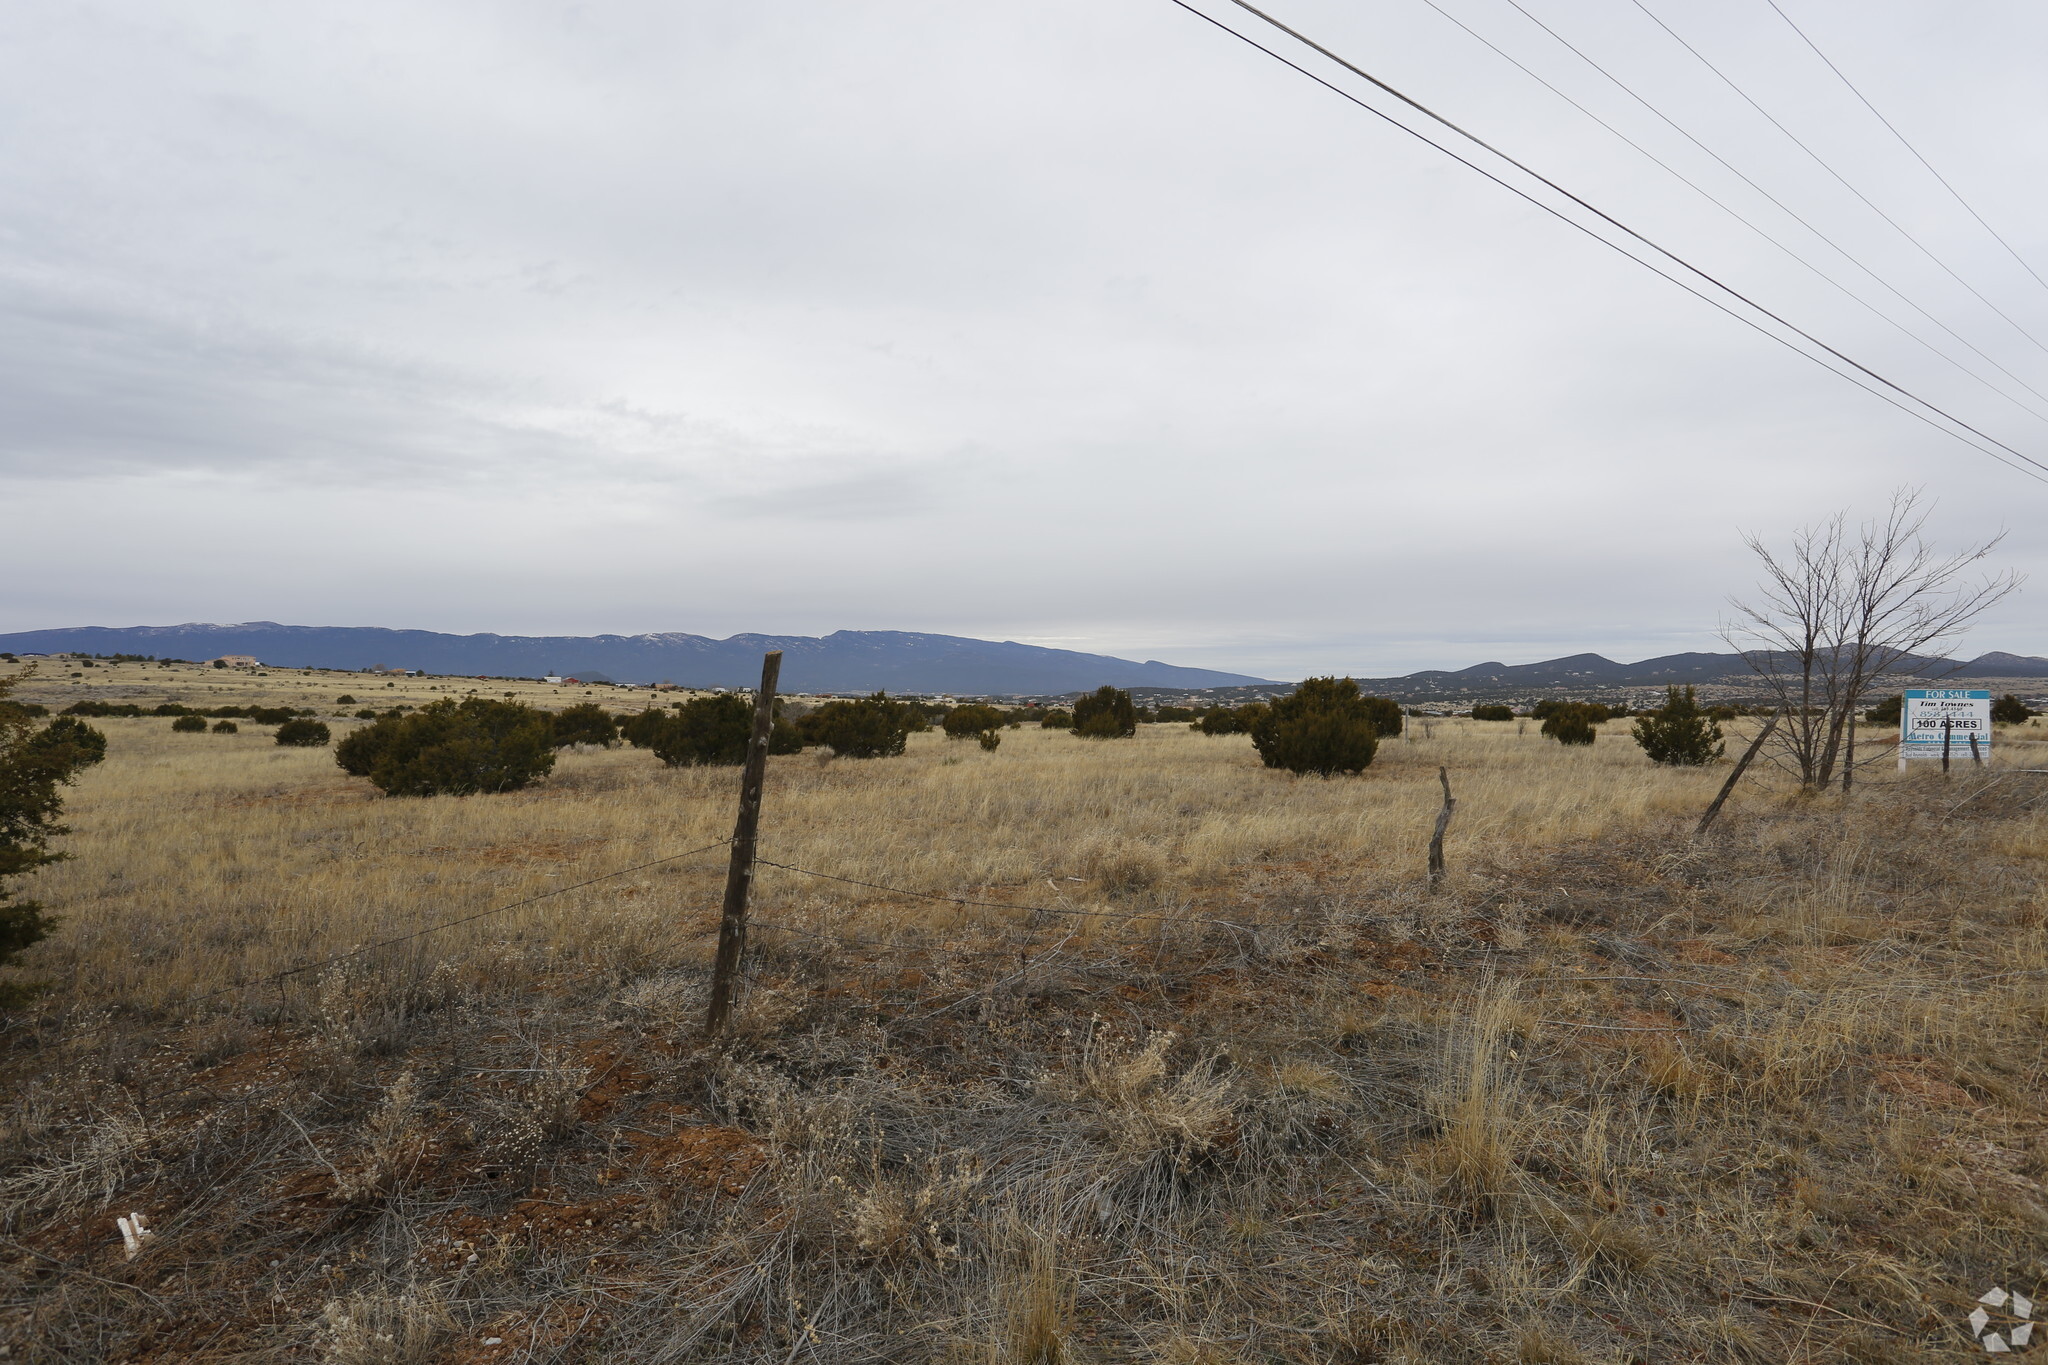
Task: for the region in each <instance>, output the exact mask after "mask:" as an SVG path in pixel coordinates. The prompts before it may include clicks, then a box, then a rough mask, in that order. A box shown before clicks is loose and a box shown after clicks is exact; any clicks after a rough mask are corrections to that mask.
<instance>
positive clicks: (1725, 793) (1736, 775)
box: [1692, 711, 1785, 839]
mask: <svg viewBox="0 0 2048 1365" xmlns="http://www.w3.org/2000/svg"><path fill="white" fill-rule="evenodd" d="M1784 714H1785V713H1784V712H1783V711H1773V712H1771V718H1770V719H1769V720H1767V721H1765V722H1764V728H1763V729H1761V730H1759V731H1757V732H1756V738H1755V739H1753V740H1751V741H1750V742H1749V747H1748V748H1747V749H1744V750H1743V751H1742V757H1741V758H1738V759H1736V760H1735V771H1734V772H1732V773H1730V774H1728V780H1727V781H1726V782H1723V783H1722V784H1721V794H1720V795H1719V796H1716V797H1715V798H1714V804H1713V805H1711V806H1708V807H1707V813H1706V814H1705V815H1702V816H1701V817H1700V823H1699V825H1698V827H1697V828H1695V829H1694V830H1693V832H1692V837H1693V838H1695V839H1697V838H1699V837H1700V836H1701V835H1702V834H1705V833H1706V832H1707V827H1708V826H1710V825H1712V824H1713V823H1714V817H1715V816H1717V815H1719V814H1720V813H1721V807H1722V806H1724V805H1726V804H1727V802H1728V797H1729V794H1730V793H1732V792H1733V791H1734V790H1735V784H1736V783H1737V782H1740V781H1741V780H1742V775H1743V773H1745V772H1747V771H1748V770H1749V765H1750V763H1751V761H1753V760H1754V759H1755V758H1756V755H1757V751H1758V750H1759V749H1761V748H1763V747H1764V741H1765V740H1767V739H1769V738H1770V737H1771V731H1773V730H1775V729H1777V728H1778V718H1779V717H1780V716H1782V715H1784Z"/></svg>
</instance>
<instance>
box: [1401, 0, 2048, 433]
mask: <svg viewBox="0 0 2048 1365" xmlns="http://www.w3.org/2000/svg"><path fill="white" fill-rule="evenodd" d="M1423 3H1424V4H1426V5H1428V6H1429V7H1430V8H1431V9H1433V10H1435V11H1436V12H1437V13H1438V14H1440V15H1442V16H1443V17H1444V18H1445V19H1447V20H1449V21H1450V22H1451V23H1453V24H1455V25H1457V26H1458V27H1459V28H1460V29H1462V30H1464V31H1465V32H1466V33H1467V34H1470V35H1471V36H1472V38H1473V39H1474V40H1476V41H1477V42H1479V43H1481V44H1483V45H1484V46H1485V47H1486V48H1488V49H1489V50H1490V51H1492V52H1493V53H1494V54H1495V55H1496V56H1498V57H1500V58H1501V60H1503V61H1505V62H1507V63H1508V64H1509V65H1511V66H1513V67H1514V68H1515V69H1516V70H1518V71H1520V72H1521V73H1522V74H1523V75H1525V76H1527V77H1528V78H1529V79H1530V80H1533V81H1535V82H1536V83H1537V84H1538V85H1541V86H1542V87H1543V88H1544V89H1545V90H1548V91H1549V92H1550V93H1551V94H1553V95H1555V96H1557V97H1558V98H1559V99H1561V100H1563V101H1564V102H1565V103H1566V104H1569V105H1570V106H1571V107H1572V108H1574V109H1576V110H1578V111H1579V112H1580V113H1582V114H1584V115H1585V116H1586V117H1587V118H1589V119H1591V120H1593V122H1595V123H1597V124H1599V125H1600V126H1601V127H1602V128H1605V129H1606V130H1607V131H1608V132H1610V133H1612V134H1613V135H1614V136H1615V137H1617V138H1619V139H1621V141H1623V142H1625V143H1627V144H1628V145H1629V146H1630V147H1631V148H1633V149H1634V150H1636V151H1637V152H1640V153H1641V154H1642V155H1643V156H1644V157H1646V158H1648V159H1649V160H1650V161H1652V162H1654V163H1655V164H1656V165H1657V166H1659V167H1660V168H1662V169H1663V170H1665V171H1666V172H1668V173H1669V174H1670V175H1671V176H1672V177H1674V178H1675V179H1677V180H1678V181H1680V182H1681V183H1683V184H1684V185H1685V186H1686V187H1687V188H1688V189H1691V190H1692V191H1693V192H1694V193H1695V194H1698V195H1699V196H1700V197H1701V198H1703V199H1705V200H1706V201H1707V202H1708V203H1710V204H1712V205H1713V206H1714V207H1715V208H1717V209H1720V210H1721V211H1722V212H1723V213H1725V214H1727V215H1728V216H1729V217H1730V218H1733V219H1734V220H1735V221H1736V222H1738V223H1740V224H1742V225H1743V226H1744V227H1746V228H1748V229H1749V230H1750V231H1751V232H1753V233H1755V234H1756V235H1757V236H1759V237H1761V238H1763V239H1764V240H1765V241H1766V242H1769V243H1770V244H1771V245H1772V246H1774V247H1776V248H1777V249H1778V250H1779V251H1781V252H1783V253H1784V254H1785V255H1786V256H1788V257H1790V258H1791V259H1792V260H1794V261H1796V262H1797V263H1798V264H1800V265H1802V266H1804V267H1805V268H1806V269H1807V270H1808V271H1810V272H1811V273H1812V274H1813V275H1815V276H1816V277H1818V278H1819V279H1821V280H1823V281H1825V282H1826V283H1827V284H1829V285H1831V286H1833V287H1834V288H1835V289H1836V290H1838V291H1839V292H1840V293H1841V294H1842V295H1843V297H1845V298H1847V299H1849V300H1850V301H1852V302H1854V303H1856V304H1858V305H1859V306H1861V307H1862V308H1864V309H1865V310H1867V311H1868V312H1869V313H1870V314H1871V315H1872V316H1873V317H1876V318H1878V319H1880V320H1881V321H1883V322H1885V323H1887V324H1889V325H1890V326H1892V327H1893V328H1896V329H1897V330H1898V331H1899V333H1900V334H1901V335H1903V336H1906V337H1908V338H1909V339H1911V340H1912V341H1914V342H1917V343H1918V344H1919V345H1921V346H1923V347H1925V348H1926V349H1927V350H1928V351H1929V352H1931V353H1932V354H1934V355H1935V356H1938V357H1939V358H1940V359H1942V360H1945V361H1947V362H1948V363H1949V364H1950V365H1953V366H1954V367H1955V368H1956V369H1957V370H1959V371H1961V372H1962V373H1963V374H1965V375H1968V376H1969V377H1970V378H1971V379H1974V380H1976V381H1977V382H1978V383H1979V384H1982V385H1983V386H1984V387H1985V388H1986V389H1988V390H1990V391H1991V392H1992V393H1995V394H1997V395H1998V396H1999V397H2000V398H2003V399H2004V400H2005V401H2006V402H2008V403H2011V404H2012V405H2013V406H2014V407H2016V408H2018V409H2019V410H2020V411H2021V412H2024V413H2026V414H2027V415H2028V416H2030V417H2034V418H2036V419H2038V420H2041V421H2048V412H2043V411H2042V410H2041V409H2039V408H2036V407H2034V406H2032V405H2031V404H2029V403H2027V402H2025V401H2024V400H2022V399H2019V398H2016V397H2014V396H2013V395H2012V394H2010V393H2008V392H2006V391H2005V390H2004V389H2002V388H2000V387H1999V386H1998V385H1997V384H1994V383H1993V382H1992V381H1991V380H1989V379H1986V378H1985V377H1984V376H1983V375H1981V374H1979V373H1977V371H1975V370H1973V369H1971V368H1970V367H1969V366H1968V365H1965V364H1964V363H1963V362H1962V361H1960V360H1958V359H1956V358H1955V357H1954V356H1953V355H1950V354H1949V353H1948V352H1947V351H1944V350H1943V349H1941V347H1939V346H1937V345H1935V344H1934V343H1933V342H1931V341H1929V340H1928V339H1927V338H1926V337H1923V336H1921V335H1920V334H1919V333H1918V332H1915V331H1914V330H1913V329H1912V328H1910V327H1908V326H1906V324H1905V323H1903V322H1900V321H1899V320H1898V319H1897V318H1895V317H1893V316H1892V315H1891V314H1889V313H1887V312H1885V311H1884V310H1883V309H1881V308H1879V307H1878V306H1877V305H1876V304H1874V303H1872V302H1871V301H1870V300H1868V299H1866V298H1864V297H1863V296H1862V295H1861V294H1858V293H1857V292H1856V291H1855V290H1853V289H1851V288H1850V287H1849V286H1848V285H1846V284H1844V283H1842V282H1841V281H1840V280H1838V279H1836V278H1835V277H1834V276H1833V275H1830V274H1829V273H1828V272H1827V271H1825V270H1823V269H1821V268H1820V267H1819V266H1817V265H1815V264H1814V263H1813V262H1812V261H1810V260H1808V259H1807V258H1806V257H1804V256H1802V255H1800V254H1799V253H1798V252H1797V251H1795V250H1793V249H1792V248H1791V247H1790V246H1788V245H1786V244H1785V243H1784V242H1783V241H1781V240H1779V239H1778V238H1777V237H1774V236H1773V235H1771V233H1770V232H1769V231H1768V230H1766V229H1765V228H1763V227H1762V226H1760V225H1759V224H1758V223H1757V222H1756V221H1755V220H1754V219H1751V218H1749V217H1748V216H1746V215H1745V214H1743V213H1742V212H1741V210H1739V209H1737V208H1735V207H1734V206H1733V205H1732V204H1729V203H1728V202H1727V201H1726V200H1724V199H1722V198H1721V197H1720V196H1718V195H1716V194H1715V193H1714V192H1713V191H1711V190H1709V189H1707V188H1706V187H1705V186H1704V185H1702V184H1700V183H1699V182H1698V181H1696V180H1694V179H1693V178H1692V177H1691V176H1689V175H1687V174H1686V173H1685V172H1684V171H1681V170H1679V169H1678V168H1677V167H1676V166H1673V165H1672V164H1671V163H1670V162H1668V161H1666V160H1664V158H1662V157H1660V156H1658V155H1657V154H1656V153H1655V152H1653V151H1651V150H1650V149H1649V148H1648V147H1645V146H1644V145H1643V144H1642V143H1640V142H1637V141H1636V140H1635V139H1634V138H1632V137H1630V136H1629V135H1628V134H1627V133H1625V132H1623V131H1622V130H1621V129H1619V128H1617V127H1615V126H1614V125H1613V124H1612V123H1609V122H1608V121H1607V120H1606V119H1604V118H1602V117H1601V116H1600V115H1599V114H1597V113H1595V112H1594V111H1593V110H1591V109H1588V108H1587V107H1586V106H1585V105H1583V104H1581V103H1580V102H1579V101H1578V100H1576V99H1574V98H1572V96H1571V95H1569V94H1567V93H1566V92H1565V91H1563V90H1561V89H1559V88H1558V87H1557V86H1556V85H1554V84H1553V83H1552V82H1550V81H1549V80H1547V79H1546V78H1545V77H1544V76H1543V75H1542V74H1541V73H1539V72H1537V71H1535V70H1533V69H1532V68H1530V67H1529V66H1528V65H1527V64H1526V63H1524V62H1522V61H1521V60H1520V59H1519V58H1517V57H1515V56H1514V55H1513V54H1512V53H1510V52H1508V51H1506V50H1505V49H1503V48H1502V47H1501V46H1500V45H1499V44H1497V43H1495V42H1494V41H1493V40H1492V39H1490V38H1488V37H1487V36H1486V35H1485V34H1483V33H1481V32H1479V31H1478V30H1477V29H1475V28H1473V27H1472V26H1471V25H1470V24H1468V23H1466V22H1465V21H1464V20H1463V19H1460V18H1459V17H1458V16H1457V15H1455V14H1453V13H1451V12H1450V11H1449V10H1447V9H1445V8H1444V7H1443V6H1442V5H1440V4H1438V3H1437V0H1423ZM1509 3H1510V4H1514V7H1515V8H1516V9H1517V10H1518V11H1520V12H1521V14H1522V15H1523V16H1524V17H1526V18H1529V19H1530V20H1531V21H1532V22H1534V23H1535V24H1536V25H1537V27H1539V28H1541V29H1542V30H1543V31H1544V32H1545V33H1547V34H1549V35H1550V36H1551V37H1552V38H1555V39H1556V40H1557V41H1558V42H1560V43H1562V44H1564V46H1565V47H1566V48H1568V49H1569V50H1570V51H1571V52H1572V54H1573V55H1575V56H1577V57H1578V58H1579V59H1580V60H1581V61H1583V62H1585V63H1586V64H1587V65H1589V66H1591V67H1592V68H1593V69H1594V70H1595V71H1598V72H1599V73H1600V74H1601V75H1603V76H1605V77H1607V79H1608V80H1609V81H1611V82H1613V83H1614V84H1615V85H1617V86H1619V87H1620V88H1621V90H1622V91H1623V92H1624V93H1626V94H1627V95H1628V96H1629V97H1630V98H1632V99H1634V100H1635V101H1636V102H1637V103H1638V104H1641V105H1642V106H1643V107H1644V108H1646V109H1648V110H1649V111H1650V112H1651V113H1653V114H1655V115H1657V117H1658V118H1660V119H1663V120H1664V122H1665V123H1667V124H1670V126H1671V127H1672V128H1674V129H1676V130H1677V131H1678V132H1679V133H1680V134H1681V135H1683V136H1684V137H1685V138H1687V139H1688V140H1689V141H1690V142H1692V144H1693V145H1694V146H1696V147H1698V148H1699V149H1700V150H1701V151H1703V152H1705V153H1706V154H1707V155H1709V156H1711V157H1713V158H1714V159H1715V160H1716V161H1719V162H1720V163H1721V164H1722V165H1723V166H1724V167H1727V169H1728V170H1730V171H1732V172H1733V173H1734V174H1735V175H1736V176H1738V177H1740V178H1741V179H1742V180H1743V182H1744V183H1746V184H1748V185H1749V186H1750V188H1752V189H1754V190H1756V191H1757V192H1758V193H1759V194H1762V195H1763V196H1764V197H1765V198H1766V199H1769V200H1770V201H1771V202H1772V203H1773V204H1775V205H1777V207H1778V208H1780V209H1782V210H1784V212H1785V213H1787V214H1788V215H1790V216H1791V217H1792V219H1793V220H1794V221H1795V222H1797V223H1799V225H1800V226H1802V227H1804V228H1806V229H1807V230H1808V231H1809V232H1811V233H1813V234H1814V235H1815V236H1816V237H1819V238H1820V240H1821V241H1822V242H1824V243H1826V244H1827V245H1828V246H1829V247H1832V248H1833V249H1834V250H1835V251H1836V253H1838V254H1839V255H1841V256H1842V257H1843V258H1844V259H1846V260H1847V261H1848V262H1849V263H1850V264H1851V265H1854V266H1855V267H1856V268H1857V269H1858V270H1861V271H1862V272H1863V273H1864V274H1866V275H1868V276H1870V277H1871V279H1873V280H1875V281H1876V282H1877V284H1878V285H1879V286H1880V287H1882V288H1884V289H1886V290H1889V291H1890V292H1891V293H1892V294H1893V295H1894V296H1895V297H1897V298H1899V299H1900V300H1901V301H1902V302H1904V303H1905V304H1906V305H1907V306H1908V307H1909V308H1912V309H1913V310H1914V311H1915V312H1917V313H1919V314H1920V315H1921V316H1922V317H1924V318H1926V319H1927V320H1928V321H1929V322H1931V323H1933V324H1934V325H1935V326H1937V327H1939V328H1941V329H1942V330H1943V331H1945V332H1947V333H1948V334H1949V335H1950V336H1952V337H1955V339H1956V340H1957V341H1960V342H1962V344H1963V345H1965V346H1968V347H1969V348H1970V350H1972V351H1974V352H1976V354H1977V355H1978V356H1979V357H1980V358H1981V359H1983V360H1984V361H1986V362H1987V363H1989V364H1990V365H1991V366H1992V367H1993V368H1995V369H1997V370H1998V371H1999V372H2000V373H2001V374H2003V375H2005V376H2006V378H2008V379H2011V380H2012V381H2013V382H2014V383H2016V384H2018V385H2019V386H2020V387H2021V388H2023V389H2025V390H2027V392H2029V393H2031V394H2033V395H2034V396H2035V397H2036V398H2038V399H2040V400H2041V401H2042V402H2044V403H2048V393H2042V392H2041V391H2040V390H2038V389H2036V388H2034V387H2033V386H2032V385H2031V384H2029V383H2027V381H2026V380H2024V379H2021V378H2020V377H2019V376H2018V375H2016V374H2014V373H2013V372H2012V371H2011V370H2008V369H2006V368H2005V367H2004V366H2003V365H2000V364H1999V363H1998V362H1997V361H1996V360H1994V359H1992V358H1991V357H1990V356H1988V355H1986V354H1985V353H1984V352H1983V351H1981V350H1979V349H1978V348H1977V347H1976V346H1974V345H1972V344H1971V342H1970V341H1969V340H1968V338H1966V337H1963V336H1961V335H1959V334H1958V333H1957V332H1956V331H1955V330H1954V329H1953V328H1951V327H1949V326H1948V325H1947V324H1946V323H1944V322H1942V321H1941V320H1940V319H1939V318H1937V317H1935V316H1934V315H1933V314H1931V313H1929V312H1928V311H1927V310H1926V309H1925V308H1922V307H1921V306H1920V305H1919V304H1917V303H1914V302H1913V300H1911V299H1910V298H1907V297H1906V296H1905V295H1904V294H1901V293H1900V292H1899V290H1898V289H1897V288H1895V287H1894V286H1892V285H1891V284H1890V283H1889V282H1887V281H1886V280H1884V279H1883V278H1882V277H1880V276H1879V275H1878V274H1877V273H1876V272H1875V271H1873V270H1871V269H1870V267H1868V266H1866V265H1864V264H1863V263H1862V262H1861V261H1860V260H1858V259H1857V258H1856V257H1855V256H1854V255H1852V254H1851V253H1850V252H1849V251H1848V250H1847V249H1846V248H1844V247H1843V246H1842V245H1841V244H1839V243H1838V242H1836V241H1834V240H1833V239H1832V238H1830V237H1828V236H1827V235H1826V234H1825V233H1823V232H1821V231H1820V229H1818V228H1816V227H1814V226H1813V224H1811V223H1809V222H1807V220H1806V219H1805V218H1803V217H1801V216H1800V215H1799V214H1798V213H1797V212H1796V211H1794V210H1793V209H1791V208H1790V207H1788V206H1787V205H1785V204H1784V203H1783V202H1781V201H1780V200H1778V199H1777V198H1776V197H1775V196H1774V195H1772V194H1771V193H1770V191H1768V190H1766V189H1764V188H1763V186H1761V185H1759V184H1757V183H1756V182H1755V181H1754V180H1751V179H1750V178H1749V177H1748V176H1747V175H1744V174H1743V173H1742V172H1741V171H1740V170H1738V169H1737V168H1736V167H1734V166H1733V165H1731V164H1730V163H1729V162H1728V161H1727V160H1726V159H1725V158H1723V157H1722V156H1721V155H1720V154H1719V153H1717V152H1715V151H1714V150H1713V149H1712V148H1711V147H1708V146H1707V145H1706V144H1705V143H1703V142H1701V141H1700V140H1699V139H1698V138H1696V137H1694V136H1693V135H1692V134H1691V133H1689V132H1687V131H1686V130H1685V129H1684V128H1682V127H1680V126H1679V125H1678V124H1677V123H1676V122H1674V121H1673V120H1672V119H1671V118H1670V116H1669V115H1667V114H1665V113H1664V112H1663V111H1662V110H1660V109H1658V108H1657V107H1656V106H1655V105H1653V104H1651V103H1650V102H1649V101H1648V100H1646V99H1644V98H1643V97H1642V96H1641V95H1639V94H1637V93H1636V92H1635V91H1634V90H1633V89H1631V88H1630V87H1629V86H1628V85H1627V84H1625V83H1624V82H1622V81H1621V80H1620V79H1619V78H1618V77H1616V76H1615V75H1613V74H1612V73H1611V72H1609V71H1608V70H1607V69H1606V68H1605V67H1602V66H1601V65H1600V64H1599V63H1597V62H1595V61H1593V59H1592V58H1590V57H1588V56H1586V54H1585V53H1584V52H1581V51H1580V50H1579V49H1578V48H1577V47H1574V46H1573V45H1572V44H1571V43H1570V42H1568V41H1567V40H1566V39H1565V38H1563V37H1562V36H1561V35H1559V34H1558V33H1557V32H1556V30H1554V29H1552V28H1550V27H1549V26H1548V25H1546V24H1544V23H1543V22H1542V21H1541V20H1539V19H1536V18H1535V16H1534V15H1531V14H1529V12H1528V11H1527V10H1526V9H1523V8H1522V7H1521V5H1519V4H1515V0H1509Z"/></svg>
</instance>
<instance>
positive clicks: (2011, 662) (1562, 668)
mask: <svg viewBox="0 0 2048 1365" xmlns="http://www.w3.org/2000/svg"><path fill="white" fill-rule="evenodd" d="M1749 672H1750V671H1749V666H1748V665H1747V664H1745V663H1744V662H1743V660H1742V656H1741V655H1740V654H1665V655H1661V656H1659V657H1658V658H1655V659H1644V660H1643V661H1641V662H1640V663H1633V664H1623V663H1616V662H1615V661H1614V660H1612V659H1609V658H1606V657H1604V656H1603V655H1599V654H1572V655H1568V656H1567V657H1565V658H1562V659H1546V660H1544V661H1543V662H1542V663H1534V664H1503V663H1483V664H1474V665H1472V666H1471V667H1470V668H1461V669H1458V670H1456V671H1455V672H1449V671H1445V670H1442V669H1430V670H1427V671H1425V672H1421V673H1409V674H1406V675H1404V676H1402V677H1399V678H1373V679H1365V678H1361V679H1359V685H1360V686H1362V687H1372V686H1381V685H1384V686H1387V687H1393V686H1396V685H1398V686H1400V687H1401V688H1403V689H1405V690H1407V691H1410V692H1426V691H1432V690H1436V691H1444V692H1457V693H1460V694H1462V693H1467V692H1473V691H1501V690H1512V689H1514V688H1517V687H1665V686H1669V685H1670V684H1673V683H1676V684H1678V685H1679V686H1681V687H1682V686H1684V685H1685V684H1686V683H1696V684H1697V683H1709V682H1720V681H1723V680H1727V679H1735V678H1743V677H1748V676H1749ZM1891 672H1892V673H1894V674H1901V673H1912V674H1915V675H1917V676H1921V677H1926V678H1928V679H1930V680H1931V679H1936V678H2048V659H2042V658H2034V657H2030V656H2028V655H2024V654H2006V653H2003V652H2000V651H1993V652H1992V653H1989V654H1980V655H1978V656H1977V657H1976V658H1974V659H1970V660H1967V661H1957V660H1954V659H1935V658H1916V657H1910V656H1909V657H1906V658H1903V659H1901V660H1899V662H1898V664H1897V665H1896V666H1895V667H1894V668H1892V669H1891Z"/></svg>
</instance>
